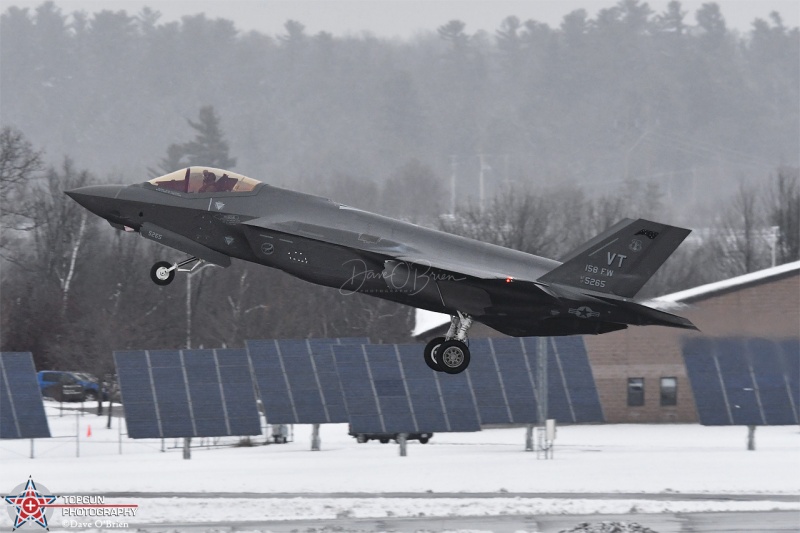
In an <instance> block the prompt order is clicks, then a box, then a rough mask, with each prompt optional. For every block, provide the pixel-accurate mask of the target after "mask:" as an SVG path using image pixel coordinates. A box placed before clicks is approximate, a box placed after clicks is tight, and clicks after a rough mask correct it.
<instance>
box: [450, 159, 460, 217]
mask: <svg viewBox="0 0 800 533" xmlns="http://www.w3.org/2000/svg"><path fill="white" fill-rule="evenodd" d="M457 169H458V163H457V161H456V156H455V155H451V156H450V214H451V215H453V216H455V215H456V171H457Z"/></svg>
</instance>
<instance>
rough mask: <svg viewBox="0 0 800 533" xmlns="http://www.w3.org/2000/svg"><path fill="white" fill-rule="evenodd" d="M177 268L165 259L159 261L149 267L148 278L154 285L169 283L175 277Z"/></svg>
mask: <svg viewBox="0 0 800 533" xmlns="http://www.w3.org/2000/svg"><path fill="white" fill-rule="evenodd" d="M176 271H177V268H176V266H175V265H173V264H171V263H167V262H166V261H159V262H158V263H156V264H155V265H153V268H151V269H150V279H152V280H153V283H155V284H156V285H169V284H170V283H172V280H173V279H175V272H176Z"/></svg>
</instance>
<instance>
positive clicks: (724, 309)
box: [413, 262, 800, 423]
mask: <svg viewBox="0 0 800 533" xmlns="http://www.w3.org/2000/svg"><path fill="white" fill-rule="evenodd" d="M649 305H653V306H657V307H661V308H665V309H666V310H668V311H671V312H675V313H676V314H680V315H681V316H685V317H686V318H688V319H689V320H691V321H692V322H693V323H694V324H695V325H696V326H697V327H698V328H699V329H700V331H699V332H695V331H687V330H680V329H673V328H665V327H655V326H650V327H636V326H631V327H629V328H628V329H626V330H622V331H616V332H613V333H607V334H604V335H597V336H589V335H587V336H584V337H583V339H584V342H585V344H586V349H587V352H588V354H589V361H590V363H591V366H592V372H593V374H594V378H595V381H596V383H597V388H598V393H599V396H600V403H601V404H602V407H603V412H604V414H605V418H606V421H608V422H611V423H625V422H697V421H698V417H697V410H696V407H695V401H694V396H693V395H692V390H691V387H690V386H689V381H688V378H687V374H686V367H685V365H684V361H683V355H682V352H683V343H684V341H685V339H687V338H690V337H711V338H725V337H738V338H766V339H772V340H784V339H798V338H799V337H800V262H795V263H789V264H786V265H781V266H778V267H774V268H770V269H766V270H762V271H759V272H755V273H752V274H747V275H744V276H739V277H736V278H732V279H729V280H725V281H721V282H717V283H711V284H708V285H703V286H700V287H696V288H694V289H690V290H687V291H681V292H678V293H675V294H671V295H667V296H663V297H661V298H657V299H655V300H653V301H651V302H649ZM417 317H418V319H417V327H416V328H415V330H414V332H413V335H414V336H415V337H416V338H418V339H420V340H422V339H428V338H432V337H434V336H436V335H437V334H438V335H441V334H443V333H444V331H446V329H447V325H448V324H449V318H448V317H447V316H445V315H441V314H436V313H428V312H424V311H422V312H418V313H417ZM470 336H471V337H475V338H477V337H498V336H502V334H500V333H498V332H496V331H494V330H492V329H490V328H488V327H486V326H484V325H482V324H476V325H475V326H473V328H472V329H471V330H470ZM476 355H477V356H479V355H478V354H476Z"/></svg>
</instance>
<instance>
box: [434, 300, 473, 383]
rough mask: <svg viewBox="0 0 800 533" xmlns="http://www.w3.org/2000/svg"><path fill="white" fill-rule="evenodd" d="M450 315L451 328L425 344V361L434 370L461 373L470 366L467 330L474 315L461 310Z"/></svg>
mask: <svg viewBox="0 0 800 533" xmlns="http://www.w3.org/2000/svg"><path fill="white" fill-rule="evenodd" d="M457 313H458V314H457V315H454V316H452V317H450V329H449V330H448V331H447V335H445V336H444V337H436V338H435V339H432V340H431V341H430V342H429V343H428V344H427V345H426V346H425V353H424V355H425V363H426V364H427V365H428V367H430V368H431V369H432V370H436V371H437V372H446V373H447V374H460V373H461V372H463V371H464V370H466V369H467V367H468V366H469V358H470V355H469V347H468V346H467V344H466V343H465V342H464V341H466V340H467V331H469V328H470V326H472V317H471V316H469V315H466V314H463V313H461V312H457Z"/></svg>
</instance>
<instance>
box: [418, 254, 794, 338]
mask: <svg viewBox="0 0 800 533" xmlns="http://www.w3.org/2000/svg"><path fill="white" fill-rule="evenodd" d="M796 273H800V261H795V262H793V263H786V264H785V265H779V266H776V267H772V268H766V269H764V270H759V271H758V272H751V273H750V274H744V275H743V276H736V277H735V278H730V279H725V280H722V281H715V282H714V283H707V284H705V285H700V286H699V287H695V288H693V289H687V290H685V291H679V292H674V293H672V294H667V295H664V296H660V297H658V298H653V299H652V300H648V301H646V302H644V304H645V305H651V306H653V307H656V308H662V309H664V308H672V307H680V305H681V304H687V303H691V302H696V301H699V300H704V299H706V298H711V297H713V296H719V295H721V294H724V293H726V292H730V291H734V290H740V289H744V288H746V287H750V286H753V285H758V284H760V283H765V282H768V281H774V280H776V279H780V278H783V277H785V276H789V275H793V274H796ZM449 322H450V317H449V316H448V315H446V314H444V313H434V312H433V311H426V310H424V309H417V311H416V313H415V315H414V329H413V330H412V331H411V335H412V336H413V337H420V336H422V335H425V334H426V333H428V332H430V331H431V330H434V329H437V328H440V327H442V326H444V325H446V324H448V323H449Z"/></svg>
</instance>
